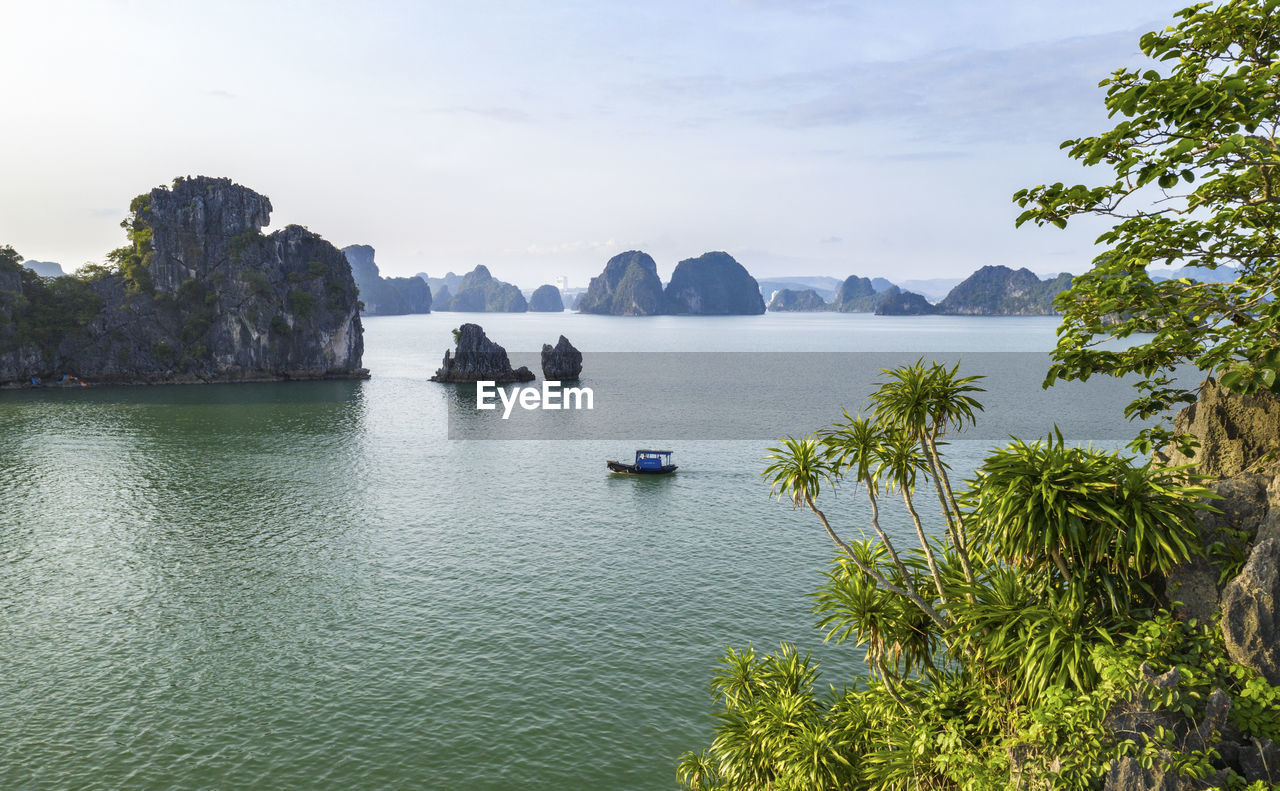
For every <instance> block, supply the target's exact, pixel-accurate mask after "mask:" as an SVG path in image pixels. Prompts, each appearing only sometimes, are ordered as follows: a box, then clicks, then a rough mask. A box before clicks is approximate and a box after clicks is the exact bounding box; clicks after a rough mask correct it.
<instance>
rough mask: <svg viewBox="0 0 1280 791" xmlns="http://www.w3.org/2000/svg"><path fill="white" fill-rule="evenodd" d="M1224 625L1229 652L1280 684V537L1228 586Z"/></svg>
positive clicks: (1256, 551) (1258, 550)
mask: <svg viewBox="0 0 1280 791" xmlns="http://www.w3.org/2000/svg"><path fill="white" fill-rule="evenodd" d="M1221 625H1222V636H1223V638H1224V640H1225V641H1226V644H1227V654H1228V655H1229V656H1230V657H1231V658H1232V659H1233V660H1235V661H1236V662H1239V663H1240V664H1242V665H1248V666H1249V667H1251V668H1253V669H1254V670H1257V671H1258V672H1259V673H1261V674H1262V675H1263V676H1264V677H1265V678H1266V679H1267V681H1268V682H1270V683H1271V684H1272V685H1274V686H1280V538H1269V539H1267V540H1265V541H1262V542H1261V543H1259V544H1258V545H1257V546H1255V547H1254V548H1253V551H1252V552H1251V553H1250V554H1249V561H1248V562H1247V563H1245V565H1244V568H1243V569H1241V570H1240V573H1239V574H1238V575H1237V576H1236V578H1235V579H1233V580H1232V581H1231V582H1230V584H1228V585H1227V588H1226V590H1225V591H1224V592H1223V594H1222V621H1221ZM1278 768H1280V767H1278Z"/></svg>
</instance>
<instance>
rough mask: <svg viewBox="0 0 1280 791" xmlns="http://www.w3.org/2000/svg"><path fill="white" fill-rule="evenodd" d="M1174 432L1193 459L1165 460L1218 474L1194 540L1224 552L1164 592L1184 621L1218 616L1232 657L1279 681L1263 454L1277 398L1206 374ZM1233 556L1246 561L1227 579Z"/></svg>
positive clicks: (1277, 560) (1277, 492) (1279, 432)
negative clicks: (1189, 437)
mask: <svg viewBox="0 0 1280 791" xmlns="http://www.w3.org/2000/svg"><path fill="white" fill-rule="evenodd" d="M1174 429H1175V431H1178V432H1185V433H1190V434H1193V435H1194V436H1195V437H1196V438H1197V439H1198V440H1199V442H1200V448H1199V449H1198V450H1197V451H1196V455H1195V456H1194V457H1193V458H1192V459H1188V458H1186V457H1184V456H1182V455H1181V454H1179V453H1178V452H1177V451H1176V450H1174V451H1170V452H1169V453H1168V454H1167V456H1168V460H1167V462H1166V463H1168V464H1170V465H1179V466H1180V465H1184V464H1188V463H1191V464H1193V466H1192V467H1191V471H1192V472H1196V473H1200V474H1202V475H1208V476H1211V477H1212V478H1216V480H1214V481H1212V482H1211V483H1210V484H1209V486H1210V488H1211V489H1213V490H1214V491H1215V492H1216V493H1217V494H1218V495H1220V496H1221V498H1222V499H1221V500H1215V501H1213V503H1212V505H1213V506H1214V508H1215V509H1216V510H1217V511H1219V512H1220V513H1213V512H1212V511H1210V510H1207V509H1206V510H1204V511H1201V512H1199V513H1198V514H1197V520H1196V528H1197V531H1198V532H1199V534H1200V543H1201V544H1202V545H1205V546H1210V545H1214V544H1217V545H1219V546H1221V547H1225V548H1226V550H1225V551H1224V552H1217V553H1209V555H1208V556H1207V557H1205V558H1197V559H1194V560H1193V561H1192V562H1191V563H1189V564H1186V565H1184V566H1180V567H1178V568H1175V569H1174V570H1173V571H1172V572H1171V573H1170V574H1169V575H1168V578H1167V580H1166V587H1167V589H1168V592H1169V596H1170V598H1172V599H1174V600H1176V601H1179V602H1181V603H1182V604H1181V606H1180V608H1179V610H1180V612H1181V613H1182V614H1183V615H1184V616H1185V617H1195V618H1199V619H1201V620H1203V621H1205V622H1210V623H1212V622H1213V621H1214V620H1215V619H1218V623H1219V626H1220V628H1221V630H1222V634H1223V638H1224V640H1225V642H1226V644H1227V650H1228V652H1229V654H1230V655H1231V658H1232V659H1233V660H1235V661H1236V662H1239V663H1240V664H1243V665H1248V666H1249V667H1252V668H1254V669H1255V670H1257V671H1258V672H1260V673H1262V674H1263V675H1264V676H1266V677H1267V679H1268V680H1269V681H1270V682H1271V683H1272V684H1280V475H1278V474H1277V473H1278V472H1280V469H1277V465H1276V462H1275V461H1274V459H1271V458H1270V451H1271V450H1273V449H1275V448H1276V447H1277V446H1280V398H1277V397H1276V396H1274V395H1272V394H1271V393H1266V392H1262V393H1255V394H1252V395H1237V394H1232V393H1227V392H1225V391H1224V390H1222V388H1221V387H1219V386H1218V385H1217V384H1216V383H1215V382H1214V381H1213V380H1212V379H1209V380H1207V381H1206V382H1205V384H1204V386H1203V387H1202V388H1201V391H1200V397H1199V400H1198V401H1197V402H1196V403H1194V404H1192V405H1190V406H1188V407H1186V408H1185V409H1183V410H1182V411H1181V412H1180V413H1179V414H1178V416H1177V417H1176V418H1175V420H1174ZM1232 557H1234V558H1237V562H1238V558H1241V557H1243V558H1244V560H1245V562H1244V563H1243V565H1242V566H1239V567H1238V568H1239V570H1238V572H1237V573H1235V574H1234V575H1231V568H1229V566H1230V563H1231V558H1232ZM1224 577H1228V578H1226V579H1224Z"/></svg>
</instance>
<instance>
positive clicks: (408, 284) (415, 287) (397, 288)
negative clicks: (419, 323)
mask: <svg viewBox="0 0 1280 791" xmlns="http://www.w3.org/2000/svg"><path fill="white" fill-rule="evenodd" d="M342 254H343V255H344V256H346V258H347V261H348V262H349V263H350V264H351V276H352V277H353V278H355V281H356V287H357V288H359V289H360V301H361V302H363V303H364V310H363V311H362V312H364V313H367V314H369V315H373V316H398V315H403V314H406V313H430V312H431V286H429V285H427V282H426V281H425V280H423V279H422V278H420V277H382V276H381V275H380V274H379V272H378V265H377V264H376V263H374V260H373V258H374V250H373V248H372V247H370V246H369V245H367V244H353V245H348V246H346V247H344V248H342Z"/></svg>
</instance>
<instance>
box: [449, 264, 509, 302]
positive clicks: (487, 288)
mask: <svg viewBox="0 0 1280 791" xmlns="http://www.w3.org/2000/svg"><path fill="white" fill-rule="evenodd" d="M528 308H529V304H528V303H527V302H525V299H524V294H521V293H520V289H518V288H516V287H515V286H513V285H511V284H510V283H504V282H502V281H501V280H498V279H497V278H495V277H494V276H493V275H491V274H489V269H488V267H486V266H483V265H481V266H477V267H476V268H475V269H473V270H471V271H470V272H468V273H467V274H466V276H465V277H463V278H462V282H461V283H459V284H458V290H457V291H455V292H454V294H453V299H451V300H449V310H456V311H462V312H466V313H524V312H525V311H526V310H528Z"/></svg>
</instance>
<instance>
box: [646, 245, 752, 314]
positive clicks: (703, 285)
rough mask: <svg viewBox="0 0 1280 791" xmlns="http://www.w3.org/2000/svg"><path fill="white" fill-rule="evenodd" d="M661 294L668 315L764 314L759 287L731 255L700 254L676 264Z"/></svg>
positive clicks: (719, 253) (716, 253)
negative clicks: (664, 290) (665, 301)
mask: <svg viewBox="0 0 1280 791" xmlns="http://www.w3.org/2000/svg"><path fill="white" fill-rule="evenodd" d="M665 294H666V298H667V310H668V312H670V313H689V314H695V315H752V314H758V313H764V297H762V296H761V295H760V284H759V283H757V282H756V279H755V278H754V277H752V276H751V274H750V273H749V272H747V270H746V268H745V267H743V266H742V264H740V263H738V262H737V261H735V260H734V259H733V256H731V255H729V254H728V253H723V252H712V253H704V254H702V255H700V256H698V257H697V258H686V259H685V260H683V261H681V262H680V263H678V264H676V268H675V271H674V272H672V273H671V282H670V283H668V284H667V289H666V292H665Z"/></svg>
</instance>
